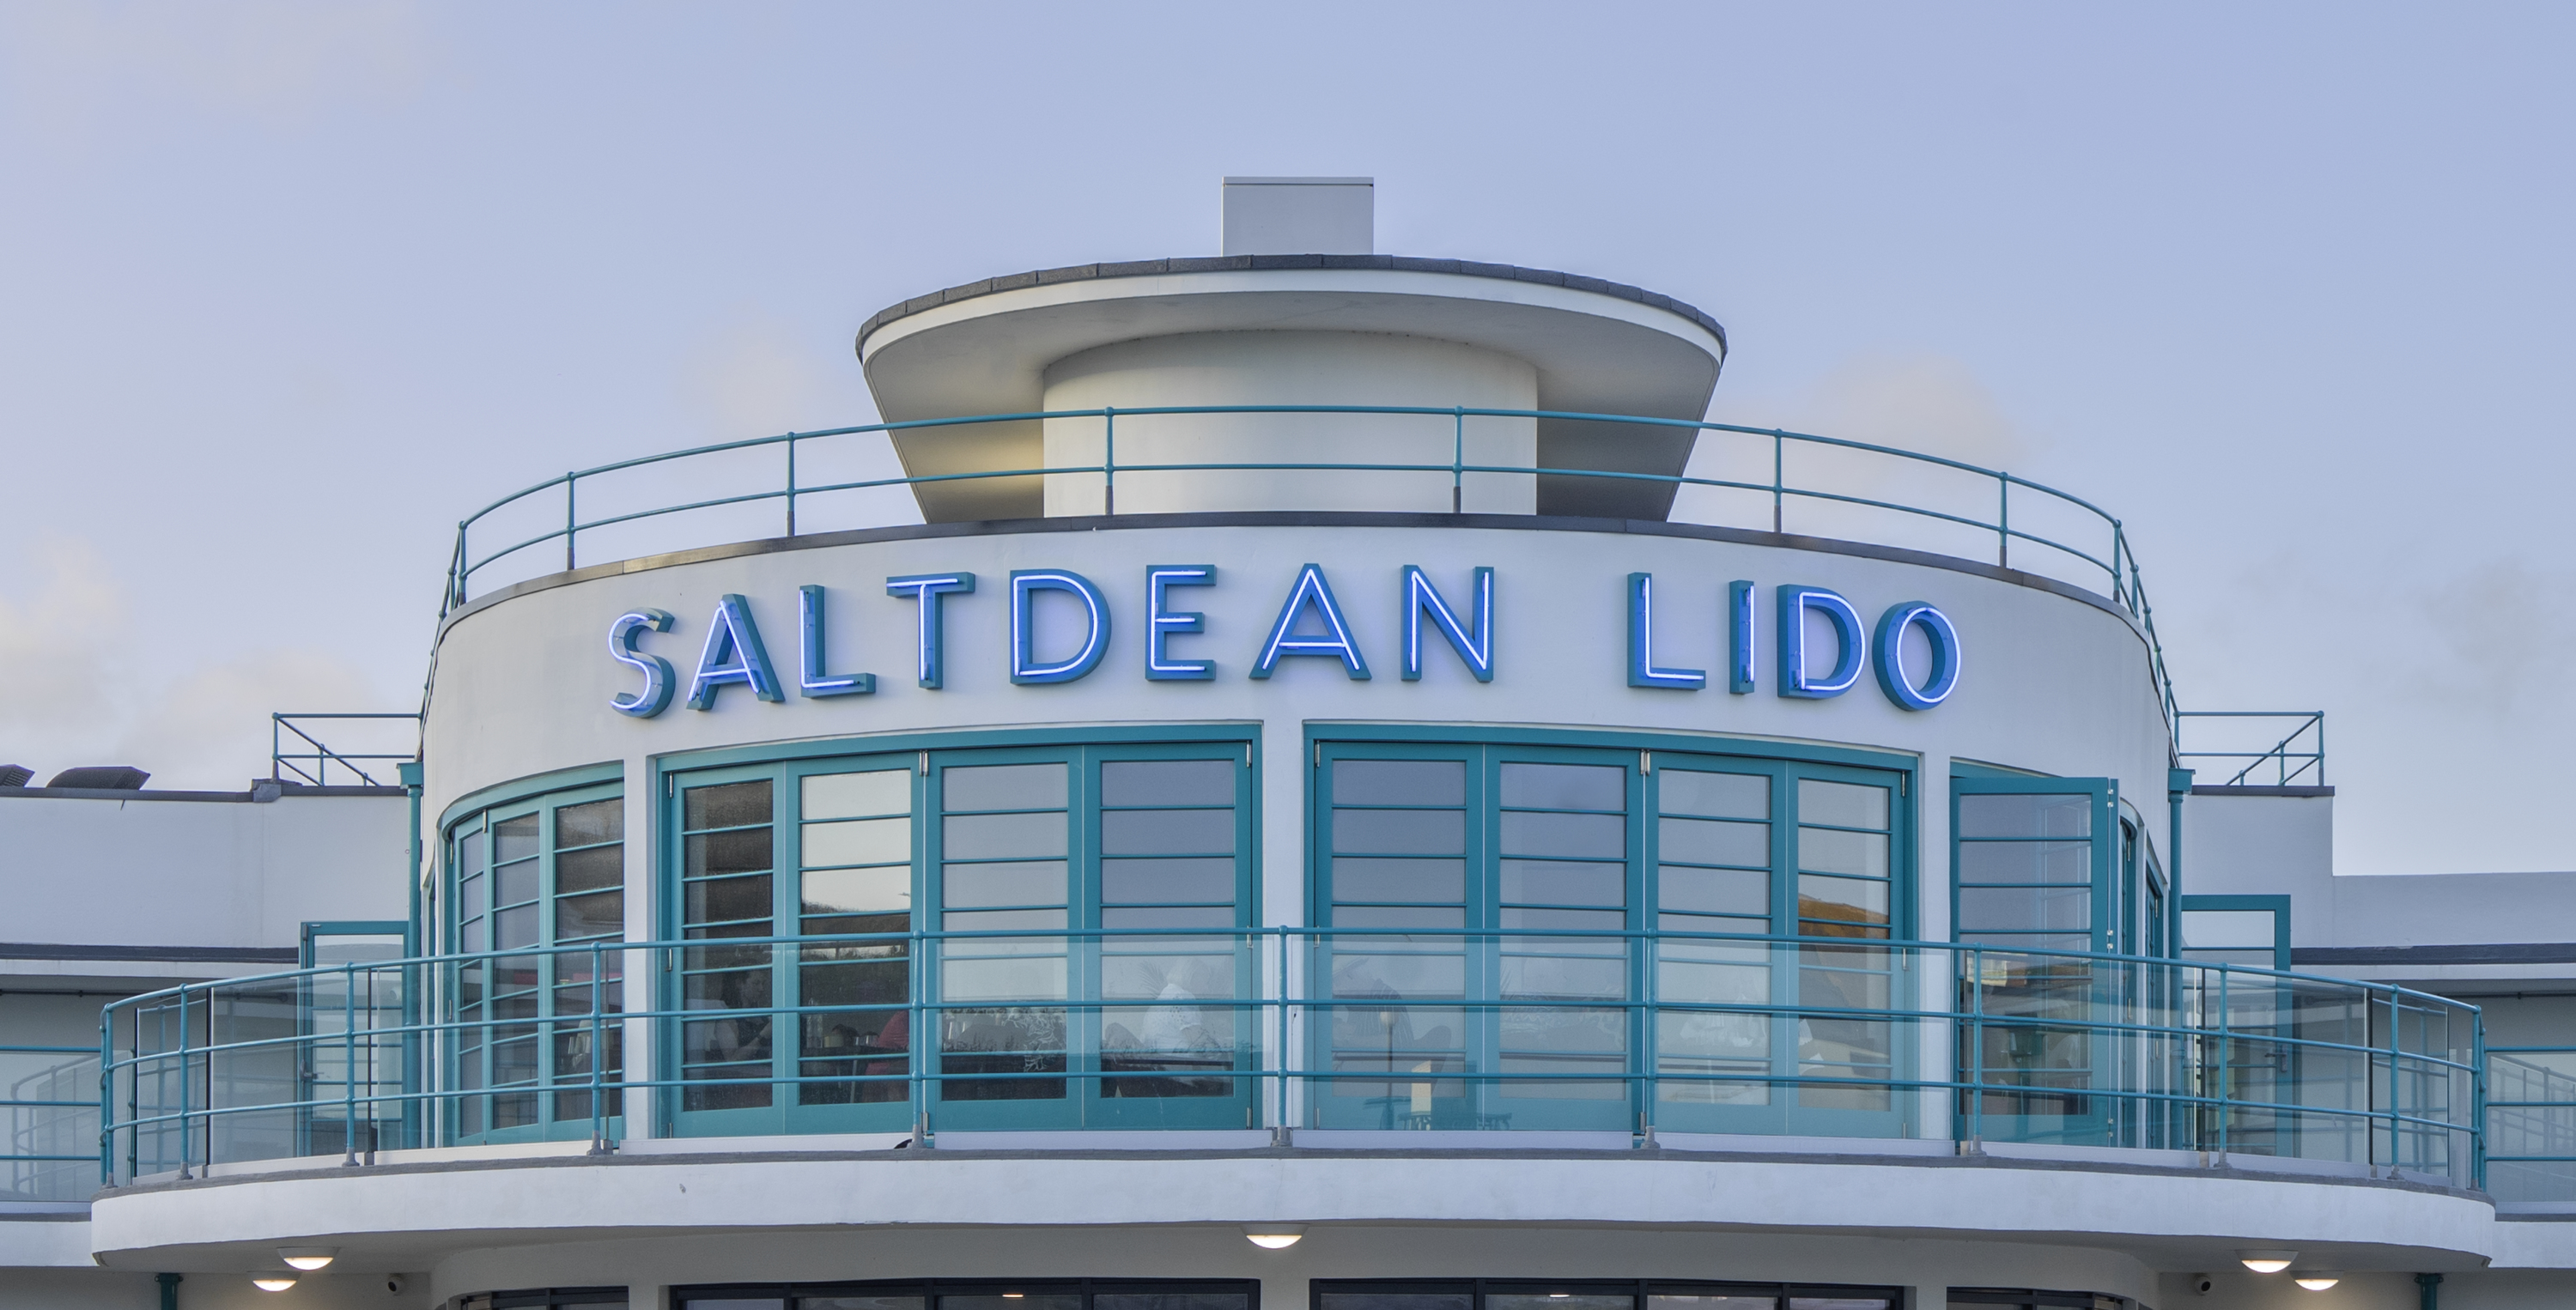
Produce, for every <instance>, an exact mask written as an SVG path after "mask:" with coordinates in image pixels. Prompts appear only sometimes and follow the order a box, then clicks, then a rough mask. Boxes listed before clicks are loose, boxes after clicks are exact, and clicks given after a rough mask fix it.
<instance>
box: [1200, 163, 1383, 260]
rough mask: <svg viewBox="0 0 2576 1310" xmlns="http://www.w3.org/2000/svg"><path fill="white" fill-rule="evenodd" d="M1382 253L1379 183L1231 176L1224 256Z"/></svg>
mask: <svg viewBox="0 0 2576 1310" xmlns="http://www.w3.org/2000/svg"><path fill="white" fill-rule="evenodd" d="M1376 251H1377V179H1375V178H1368V177H1229V178H1227V179H1226V180H1225V253H1226V254H1229V255H1368V254H1375V253H1376Z"/></svg>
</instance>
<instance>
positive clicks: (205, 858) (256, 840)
mask: <svg viewBox="0 0 2576 1310" xmlns="http://www.w3.org/2000/svg"><path fill="white" fill-rule="evenodd" d="M409 825H410V802H409V800H408V799H407V798H405V797H402V796H298V795H295V794H294V793H293V792H289V793H287V794H286V795H285V796H282V797H280V798H279V799H278V800H276V801H273V802H269V803H265V804H252V803H250V802H248V801H246V800H242V801H229V800H157V799H156V800H144V799H123V800H114V799H100V800H91V799H73V798H68V797H51V796H13V797H10V798H8V799H5V800H0V888H6V889H7V894H8V905H9V909H8V914H7V916H6V924H5V927H0V938H5V939H6V940H8V941H11V942H20V943H48V944H74V945H88V946H122V947H151V946H194V947H206V946H218V947H271V948H279V947H291V946H294V945H295V944H296V943H297V940H298V937H299V934H300V931H301V928H302V925H303V924H305V923H306V922H308V921H318V920H327V919H394V920H399V919H402V918H404V917H405V916H406V915H408V914H409V913H410V902H409V893H408V892H407V890H406V889H405V887H404V883H405V880H406V878H407V876H408V872H409V869H410V860H411V853H410V847H409V838H408V835H407V832H406V830H407V829H408V827H409ZM282 967H291V966H282V965H271V966H262V968H263V969H265V968H282ZM174 970H175V972H173V971H174ZM244 971H245V970H244V969H243V968H242V967H241V966H239V965H233V964H220V963H201V962H192V963H185V964H176V965H159V964H154V963H152V962H149V961H143V962H136V961H101V962H87V961H72V962H54V961H27V960H0V974H19V975H25V974H30V973H37V974H44V975H57V974H81V975H102V974H115V975H142V976H148V977H159V976H162V975H164V974H169V975H170V976H174V977H182V976H183V977H194V978H205V977H221V976H224V975H226V974H230V973H241V972H244Z"/></svg>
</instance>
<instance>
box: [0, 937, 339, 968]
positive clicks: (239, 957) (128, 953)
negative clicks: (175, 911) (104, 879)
mask: <svg viewBox="0 0 2576 1310" xmlns="http://www.w3.org/2000/svg"><path fill="white" fill-rule="evenodd" d="M302 955H303V953H302V952H301V951H298V950H297V949H296V948H295V947H292V946H90V945H83V944H77V943H72V942H0V960H134V961H144V962H150V961H156V960H159V961H169V962H173V963H186V964H199V963H203V964H293V963H295V962H296V961H297V960H299V959H301V958H302Z"/></svg>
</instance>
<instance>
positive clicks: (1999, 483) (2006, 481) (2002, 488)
mask: <svg viewBox="0 0 2576 1310" xmlns="http://www.w3.org/2000/svg"><path fill="white" fill-rule="evenodd" d="M2114 540H2116V538H2114ZM1995 567H1996V568H1999V569H2008V568H2011V567H2012V478H2011V477H2010V476H2009V475H2006V474H2002V473H1998V474H1996V475H1995ZM2115 572H2116V570H2115Z"/></svg>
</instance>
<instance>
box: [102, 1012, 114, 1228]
mask: <svg viewBox="0 0 2576 1310" xmlns="http://www.w3.org/2000/svg"><path fill="white" fill-rule="evenodd" d="M115 1066H116V1007H115V1006H114V1005H107V1006H102V1007H100V1009H99V1012H98V1185H99V1186H101V1187H108V1186H112V1185H113V1184H114V1183H115V1182H116V1067H115Z"/></svg>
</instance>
